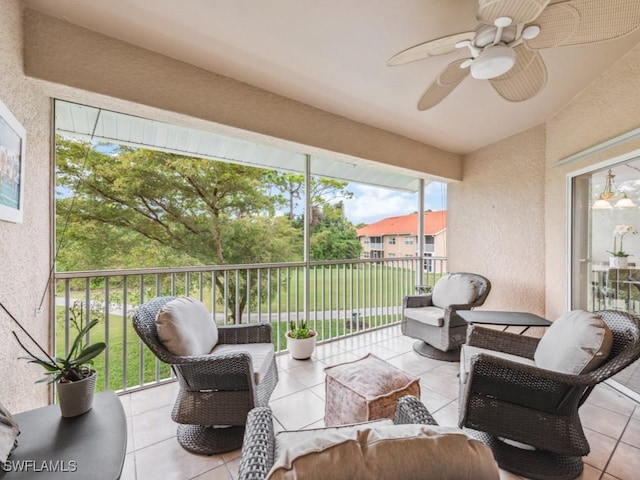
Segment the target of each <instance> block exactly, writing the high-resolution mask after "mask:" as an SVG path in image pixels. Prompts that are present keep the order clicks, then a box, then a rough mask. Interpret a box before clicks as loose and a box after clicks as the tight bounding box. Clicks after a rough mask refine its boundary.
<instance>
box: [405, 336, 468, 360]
mask: <svg viewBox="0 0 640 480" xmlns="http://www.w3.org/2000/svg"><path fill="white" fill-rule="evenodd" d="M460 348H461V347H456V348H454V349H453V350H447V351H446V352H443V351H442V350H438V349H437V348H435V347H433V346H431V345H429V344H428V343H426V342H423V341H422V340H418V341H417V342H415V343H414V344H413V349H414V350H415V351H416V353H419V354H420V355H422V356H423V357H429V358H433V359H434V360H441V361H443V362H459V361H460Z"/></svg>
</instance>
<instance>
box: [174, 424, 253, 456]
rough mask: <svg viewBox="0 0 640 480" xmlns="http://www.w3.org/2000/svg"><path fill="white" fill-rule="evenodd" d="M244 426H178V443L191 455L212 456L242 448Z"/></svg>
mask: <svg viewBox="0 0 640 480" xmlns="http://www.w3.org/2000/svg"><path fill="white" fill-rule="evenodd" d="M243 438H244V425H231V426H213V425H178V443H179V444H180V445H182V448H184V449H185V450H188V451H189V452H191V453H198V454H201V455H214V454H218V453H225V452H231V451H233V450H238V449H239V448H241V447H242V440H243Z"/></svg>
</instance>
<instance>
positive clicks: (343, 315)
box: [54, 257, 446, 390]
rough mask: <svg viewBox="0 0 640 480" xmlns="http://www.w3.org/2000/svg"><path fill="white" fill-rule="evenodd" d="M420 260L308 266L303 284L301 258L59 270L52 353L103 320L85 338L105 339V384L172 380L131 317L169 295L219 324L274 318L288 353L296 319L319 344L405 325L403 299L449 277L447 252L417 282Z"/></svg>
mask: <svg viewBox="0 0 640 480" xmlns="http://www.w3.org/2000/svg"><path fill="white" fill-rule="evenodd" d="M422 260H424V259H422ZM419 261H420V258H418V257H408V258H402V259H395V258H394V259H389V258H387V259H359V260H343V261H332V262H310V264H309V266H308V269H309V270H308V274H309V275H308V278H309V285H308V288H306V289H305V288H304V279H305V277H306V273H307V272H306V271H305V268H307V267H306V265H305V263H303V262H300V263H277V264H253V265H221V266H218V265H215V266H200V267H176V268H144V269H135V270H102V271H86V272H62V273H56V275H55V291H56V297H55V310H56V314H55V318H56V327H55V329H54V330H55V333H54V344H55V345H56V350H57V351H56V355H58V356H60V355H62V354H65V353H66V352H67V351H68V349H69V342H70V338H71V339H72V338H73V337H74V336H75V332H76V331H77V329H78V327H79V326H80V325H83V324H86V322H88V321H90V320H93V319H94V318H98V319H99V320H100V323H99V326H98V327H96V328H95V329H93V330H92V331H91V338H90V339H89V340H91V341H99V340H104V341H105V342H106V343H107V349H106V351H105V353H104V354H103V355H101V356H100V357H98V358H97V359H96V360H95V361H94V362H95V363H94V368H95V369H96V370H97V371H98V372H99V377H98V378H99V380H98V384H99V385H98V388H99V389H113V390H132V389H137V388H141V387H144V386H146V385H149V384H155V383H159V382H162V381H165V380H167V379H170V378H171V370H170V368H169V367H168V366H167V365H164V364H162V363H161V362H159V361H158V360H157V359H156V358H155V356H153V354H152V353H151V352H150V351H149V350H148V349H147V348H146V346H145V345H144V344H143V343H142V341H141V340H140V339H139V338H138V336H137V335H136V333H135V331H134V330H133V326H132V323H131V316H132V315H133V313H134V312H135V309H136V308H137V307H138V306H139V305H141V304H142V303H144V302H146V301H149V300H151V299H153V298H155V297H158V296H163V295H171V296H190V297H194V298H198V299H199V300H201V301H202V302H203V303H204V304H205V305H206V306H207V308H209V310H210V311H211V312H212V314H213V318H214V319H215V321H216V323H218V324H220V325H223V324H240V323H256V322H269V323H271V325H272V328H273V342H274V346H275V349H276V351H280V350H284V349H286V341H285V332H286V331H287V330H288V324H289V322H290V321H298V320H303V319H305V320H307V322H308V324H309V325H310V327H312V328H313V329H314V330H316V331H317V332H318V341H319V342H326V341H330V340H332V339H335V338H339V337H343V336H345V335H351V334H354V333H358V332H364V331H367V330H371V329H375V328H380V327H383V326H386V325H390V324H393V323H397V322H399V321H400V317H401V314H402V298H403V297H404V296H405V295H409V294H415V292H416V286H417V285H433V284H434V283H435V281H436V280H437V279H438V278H440V276H441V275H442V274H443V273H445V269H446V258H443V257H431V258H429V262H430V264H429V266H430V268H429V270H428V271H424V272H423V278H422V281H419V279H418V278H417V277H418V275H417V271H418V270H417V267H418V265H419ZM305 291H306V292H307V294H308V296H309V298H308V303H306V302H305V297H304V295H305ZM305 305H309V311H308V312H305V311H304V306H305Z"/></svg>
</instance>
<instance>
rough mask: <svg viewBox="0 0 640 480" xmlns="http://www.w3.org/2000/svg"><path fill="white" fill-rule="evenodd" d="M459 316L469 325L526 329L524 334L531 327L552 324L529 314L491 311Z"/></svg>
mask: <svg viewBox="0 0 640 480" xmlns="http://www.w3.org/2000/svg"><path fill="white" fill-rule="evenodd" d="M458 315H460V317H461V318H462V319H463V320H464V321H465V322H467V323H475V324H484V325H502V326H504V327H505V330H506V329H507V328H508V327H525V329H524V330H523V331H522V332H520V334H523V333H524V332H526V331H527V330H529V328H530V327H549V326H550V325H551V322H550V321H549V320H547V319H546V318H542V317H540V316H539V315H536V314H534V313H528V312H503V311H490V310H460V311H458Z"/></svg>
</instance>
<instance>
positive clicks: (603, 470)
mask: <svg viewBox="0 0 640 480" xmlns="http://www.w3.org/2000/svg"><path fill="white" fill-rule="evenodd" d="M637 408H638V407H637V406H634V407H633V410H632V411H631V415H629V418H628V419H627V423H625V425H624V428H623V429H622V432H620V436H619V437H618V438H617V440H616V444H615V446H614V447H613V450H611V455H609V458H608V459H607V463H605V465H604V468H603V469H602V475H601V476H600V478H602V477H603V476H604V475H605V474H606V475H609V476H610V477H614V476H613V475H611V474H610V473H608V472H607V469H608V468H609V465H610V464H611V459H612V458H613V456H614V455H615V453H616V450H617V449H618V445H620V443H624V442H622V437H623V436H624V433H625V432H626V431H627V428H629V424H630V423H631V420H632V419H633V415H634V413H635V411H636V409H637ZM614 478H617V477H614Z"/></svg>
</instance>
